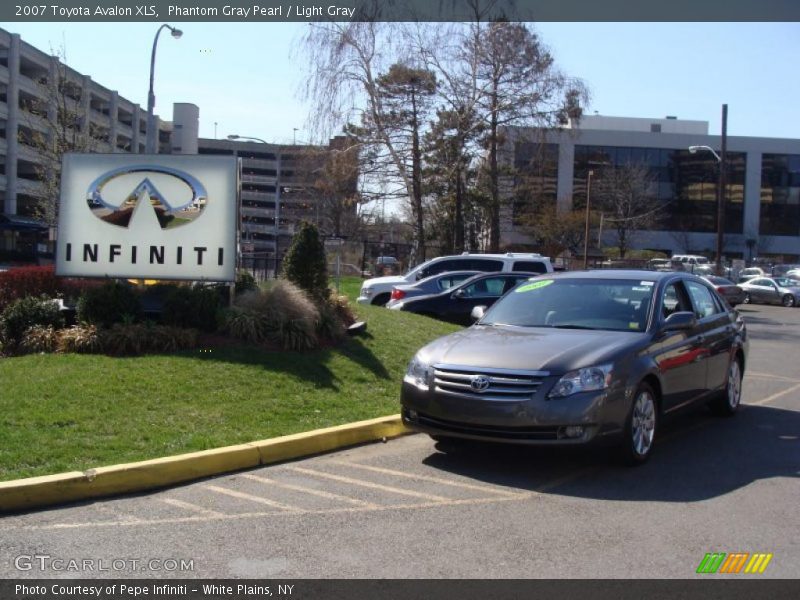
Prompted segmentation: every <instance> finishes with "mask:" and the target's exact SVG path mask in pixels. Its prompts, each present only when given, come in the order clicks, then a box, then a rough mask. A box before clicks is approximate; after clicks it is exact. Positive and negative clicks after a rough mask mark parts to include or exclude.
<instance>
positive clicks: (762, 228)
mask: <svg viewBox="0 0 800 600" xmlns="http://www.w3.org/2000/svg"><path fill="white" fill-rule="evenodd" d="M760 212H761V219H760V225H759V233H760V234H762V235H800V154H764V155H762V157H761V209H760Z"/></svg>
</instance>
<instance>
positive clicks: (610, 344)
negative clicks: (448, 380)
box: [419, 325, 647, 375]
mask: <svg viewBox="0 0 800 600" xmlns="http://www.w3.org/2000/svg"><path fill="white" fill-rule="evenodd" d="M646 336H647V334H645V333H639V332H627V331H604V330H592V331H588V330H576V329H553V328H549V327H530V328H522V327H511V326H505V325H495V326H487V325H475V326H473V327H470V328H469V329H464V330H462V331H459V332H457V333H453V334H450V335H448V336H445V337H442V338H439V339H438V340H435V341H433V342H432V343H430V344H428V345H427V346H425V347H424V348H423V349H422V350H420V352H419V354H420V358H421V359H422V360H424V361H425V362H428V363H430V364H437V363H441V364H448V365H463V366H465V367H478V368H480V367H484V368H499V369H512V370H543V371H549V372H550V373H551V374H554V375H557V374H563V373H566V372H567V371H572V370H574V369H580V368H583V367H589V366H592V365H598V364H603V363H605V362H609V361H611V360H613V359H615V358H616V357H617V356H618V355H620V354H623V353H625V352H626V351H628V350H630V349H631V348H633V347H636V346H639V345H641V344H642V343H643V342H644V340H645V338H646Z"/></svg>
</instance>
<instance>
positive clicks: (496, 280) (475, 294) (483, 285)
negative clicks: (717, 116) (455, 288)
mask: <svg viewBox="0 0 800 600" xmlns="http://www.w3.org/2000/svg"><path fill="white" fill-rule="evenodd" d="M505 282H506V279H505V278H504V277H489V278H487V279H479V280H478V281H476V282H475V283H472V284H470V285H468V286H467V287H466V288H464V296H466V297H467V298H496V297H498V296H501V295H502V294H503V286H504V285H505Z"/></svg>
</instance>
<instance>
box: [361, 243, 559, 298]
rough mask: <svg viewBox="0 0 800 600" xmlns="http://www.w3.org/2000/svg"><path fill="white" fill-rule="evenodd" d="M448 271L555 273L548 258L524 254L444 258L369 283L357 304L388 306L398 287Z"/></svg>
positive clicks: (377, 278)
mask: <svg viewBox="0 0 800 600" xmlns="http://www.w3.org/2000/svg"><path fill="white" fill-rule="evenodd" d="M447 271H482V272H492V271H501V272H525V273H552V272H553V265H552V264H551V263H550V259H549V258H548V257H546V256H542V255H541V254H532V253H521V252H508V253H506V254H470V253H468V252H465V253H464V254H458V255H455V256H440V257H438V258H433V259H431V260H429V261H427V262H424V263H422V264H421V265H418V266H416V267H414V268H413V269H411V270H410V271H409V272H408V273H406V274H405V275H392V276H389V277H375V278H373V279H367V280H366V281H365V282H364V283H363V284H362V285H361V293H360V294H359V296H358V298H357V299H356V301H357V302H358V303H359V304H373V305H376V306H384V305H385V304H386V303H387V302H388V301H389V298H390V297H391V294H392V288H393V287H394V286H396V285H402V284H406V283H414V282H416V281H418V280H420V279H424V278H426V277H430V276H431V275H436V274H438V273H445V272H447Z"/></svg>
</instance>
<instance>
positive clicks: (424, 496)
mask: <svg viewBox="0 0 800 600" xmlns="http://www.w3.org/2000/svg"><path fill="white" fill-rule="evenodd" d="M288 469H289V470H290V471H295V472H297V473H303V474H305V475H311V476H312V477H322V478H324V479H330V480H332V481H339V482H341V483H348V484H350V485H358V486H361V487H366V488H372V489H374V490H381V491H383V492H391V493H393V494H401V495H404V496H412V497H414V498H422V499H424V500H433V501H435V502H447V501H448V500H449V498H445V497H444V496H435V495H433V494H423V493H422V492H414V491H411V490H406V489H400V488H396V487H392V486H388V485H381V484H379V483H373V482H371V481H364V480H363V479H353V478H352V477H343V476H342V475H333V474H332V473H325V472H323V471H317V470H315V469H304V468H302V467H288Z"/></svg>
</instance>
